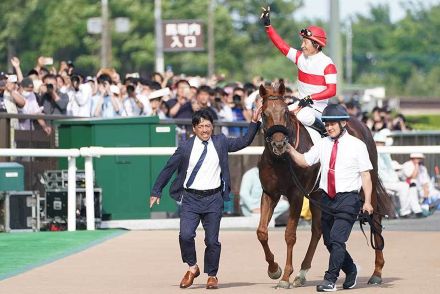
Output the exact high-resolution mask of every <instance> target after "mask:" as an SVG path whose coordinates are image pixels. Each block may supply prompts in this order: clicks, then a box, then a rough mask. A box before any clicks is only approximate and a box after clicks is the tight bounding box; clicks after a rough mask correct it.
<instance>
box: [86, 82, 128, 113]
mask: <svg viewBox="0 0 440 294" xmlns="http://www.w3.org/2000/svg"><path fill="white" fill-rule="evenodd" d="M112 86H114V87H112ZM112 88H113V91H112ZM118 93H120V91H119V88H118V86H116V85H112V79H111V78H110V76H109V75H107V74H101V75H100V76H98V92H97V93H96V95H95V96H94V97H93V99H92V108H91V112H92V116H94V117H103V118H112V117H117V116H119V115H120V112H121V108H122V107H121V103H120V102H119V98H118V96H117V95H118Z"/></svg>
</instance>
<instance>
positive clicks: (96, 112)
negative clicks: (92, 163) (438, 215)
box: [0, 57, 437, 216]
mask: <svg viewBox="0 0 440 294" xmlns="http://www.w3.org/2000/svg"><path fill="white" fill-rule="evenodd" d="M11 65H12V67H13V69H14V72H13V73H10V74H5V73H0V112H8V113H22V114H50V115H67V116H73V117H83V118H117V117H132V116H158V117H159V118H160V119H190V118H191V117H192V114H193V112H194V111H197V110H199V109H208V110H209V111H210V112H211V114H212V116H213V117H214V118H215V119H216V120H219V121H225V122H240V121H243V122H245V121H250V118H251V113H252V109H253V108H254V107H255V103H256V102H255V101H256V98H257V97H258V87H259V86H260V85H261V84H262V83H265V82H266V83H271V81H264V80H263V78H261V77H256V78H254V79H253V80H252V81H249V82H244V83H242V82H230V83H227V82H226V81H225V79H224V78H222V77H219V76H214V77H212V78H209V79H208V78H204V77H188V76H185V75H177V74H174V73H173V72H172V71H170V70H167V71H166V72H165V73H164V74H161V73H158V72H154V73H152V74H151V75H149V76H140V75H139V74H138V73H129V74H126V75H125V76H124V77H121V75H120V74H119V73H118V72H117V71H116V70H114V69H111V68H102V69H100V70H99V71H98V72H97V74H96V75H93V76H86V75H83V74H81V70H80V69H77V68H75V65H74V64H73V63H72V62H71V61H61V62H60V64H59V67H58V68H56V67H55V66H54V64H53V60H52V59H51V58H46V57H39V58H38V60H37V62H36V65H35V67H34V68H32V69H30V70H29V71H27V73H26V75H24V74H23V72H22V68H21V65H20V60H19V59H18V58H17V57H14V58H12V59H11ZM285 97H286V101H287V102H289V103H291V102H294V101H295V100H296V98H295V88H294V86H293V85H292V86H291V87H287V92H286V96H285ZM340 103H343V104H344V105H345V107H346V108H347V110H348V112H349V113H350V115H352V116H354V117H356V118H358V119H359V120H361V121H363V122H364V123H365V124H366V125H367V126H368V127H369V128H370V130H371V131H372V133H373V134H385V135H387V134H388V133H389V132H390V131H405V130H409V129H410V128H409V127H408V125H407V123H406V119H405V117H404V116H403V115H402V114H399V113H397V114H393V113H392V112H391V111H390V110H389V109H388V108H386V107H374V108H373V109H372V111H371V112H370V113H368V112H365V111H363V110H362V109H361V105H360V103H359V99H356V97H354V98H353V99H351V100H350V101H349V102H344V101H342V100H341V102H340ZM11 125H12V127H13V128H15V129H19V130H32V129H34V128H41V129H42V130H43V131H44V132H45V133H46V134H47V135H50V134H51V133H52V132H53V130H52V127H51V124H50V121H46V120H44V119H38V120H35V121H33V120H11ZM222 132H224V133H226V134H227V135H229V136H237V135H239V134H240V132H242V130H241V129H240V128H239V127H228V128H226V127H223V128H222ZM382 159H383V158H382ZM390 160H391V159H390V158H386V160H384V161H385V162H386V163H387V164H390ZM382 164H383V163H382ZM379 165H381V162H379ZM407 165H408V166H409V165H410V164H409V163H408V164H407ZM379 168H380V167H379ZM387 168H389V167H387ZM388 178H389V177H388ZM428 178H429V176H428ZM393 179H394V180H395V183H393V185H398V186H399V188H394V186H393V185H391V184H390V183H387V185H388V186H389V187H393V189H394V190H396V191H397V190H399V189H400V190H399V191H400V192H398V193H400V194H402V193H404V194H405V193H407V192H406V191H407V189H406V188H407V187H406V186H405V187H404V183H406V182H405V181H406V179H405V178H402V177H399V178H398V179H397V176H396V174H393ZM397 182H398V183H399V184H396V183H397ZM416 182H417V181H416V180H415V179H413V180H412V182H411V183H412V184H415V183H416ZM408 185H409V184H408ZM426 185H427V181H424V182H423V183H420V184H417V186H418V192H417V195H418V196H417V197H416V198H417V199H418V202H419V203H415V202H414V199H415V198H414V195H413V196H406V195H405V196H402V197H404V198H402V199H404V200H403V204H404V205H403V206H404V210H403V211H402V216H405V215H406V214H410V212H412V213H414V214H417V215H418V216H420V206H418V205H419V204H420V203H422V206H421V207H423V203H432V201H434V202H435V200H436V199H437V196H436V195H431V194H432V193H431V194H430V193H428V192H427V189H428V188H427V186H426ZM393 189H391V188H390V190H393ZM402 191H404V192H402ZM431 191H434V190H433V189H432V188H431ZM413 193H415V192H414V191H413ZM405 197H406V198H405ZM410 198H411V199H412V200H408V199H410ZM408 203H411V205H410V206H411V207H410V206H408V205H409V204H408ZM405 207H406V208H405ZM409 207H410V208H409Z"/></svg>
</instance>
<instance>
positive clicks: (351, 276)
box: [342, 265, 358, 289]
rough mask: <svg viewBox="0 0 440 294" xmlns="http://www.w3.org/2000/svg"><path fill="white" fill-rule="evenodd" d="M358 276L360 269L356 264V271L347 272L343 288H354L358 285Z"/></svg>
mask: <svg viewBox="0 0 440 294" xmlns="http://www.w3.org/2000/svg"><path fill="white" fill-rule="evenodd" d="M357 276H358V271H357V267H356V265H354V271H352V272H351V273H348V274H346V276H345V281H344V284H342V288H344V289H353V288H354V286H356V280H357Z"/></svg>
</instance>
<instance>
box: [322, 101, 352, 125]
mask: <svg viewBox="0 0 440 294" xmlns="http://www.w3.org/2000/svg"><path fill="white" fill-rule="evenodd" d="M349 119H350V115H348V112H347V110H346V109H345V107H344V106H342V105H340V104H329V105H327V107H326V108H324V111H323V112H322V116H321V120H322V122H330V121H336V122H337V121H343V120H349Z"/></svg>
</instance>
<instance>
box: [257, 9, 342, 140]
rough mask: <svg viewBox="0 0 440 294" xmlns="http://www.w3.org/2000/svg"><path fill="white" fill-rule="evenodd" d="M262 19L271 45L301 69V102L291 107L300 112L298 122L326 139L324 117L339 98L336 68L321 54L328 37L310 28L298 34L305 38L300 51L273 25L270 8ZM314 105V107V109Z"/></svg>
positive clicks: (314, 28)
mask: <svg viewBox="0 0 440 294" xmlns="http://www.w3.org/2000/svg"><path fill="white" fill-rule="evenodd" d="M260 19H261V21H262V23H263V25H264V27H265V29H266V33H267V36H268V37H269V39H270V40H271V41H272V43H273V44H274V45H275V46H276V47H277V48H278V50H279V51H280V52H281V53H283V54H284V55H285V56H286V57H287V58H288V59H289V60H291V61H292V62H293V63H295V64H296V65H297V67H298V92H299V97H298V98H300V99H301V100H300V101H299V103H298V104H293V105H292V106H290V107H289V109H290V110H291V111H295V112H296V111H297V112H296V116H297V117H298V120H299V121H300V122H302V123H303V124H304V125H306V126H309V127H312V128H314V129H316V130H317V131H318V132H320V133H321V135H323V134H324V133H325V127H324V124H323V123H322V122H321V119H320V118H321V113H322V111H323V110H324V108H325V107H326V106H327V104H328V99H329V98H331V97H333V96H335V95H336V80H337V72H336V66H335V64H334V63H333V61H332V60H331V58H330V57H328V56H327V55H325V54H324V53H323V52H322V48H324V47H325V46H326V45H327V35H326V33H325V31H324V29H322V28H321V27H318V26H308V27H307V28H304V29H302V30H301V31H300V32H299V35H300V36H301V37H302V38H303V40H302V43H301V50H297V49H295V48H292V47H290V46H289V45H288V44H287V43H286V42H285V41H284V40H283V39H282V38H281V37H280V36H279V35H278V34H277V32H276V31H275V28H274V27H273V26H272V25H271V23H270V7H267V9H266V8H263V12H262V14H261V16H260ZM312 105H313V106H312Z"/></svg>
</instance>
